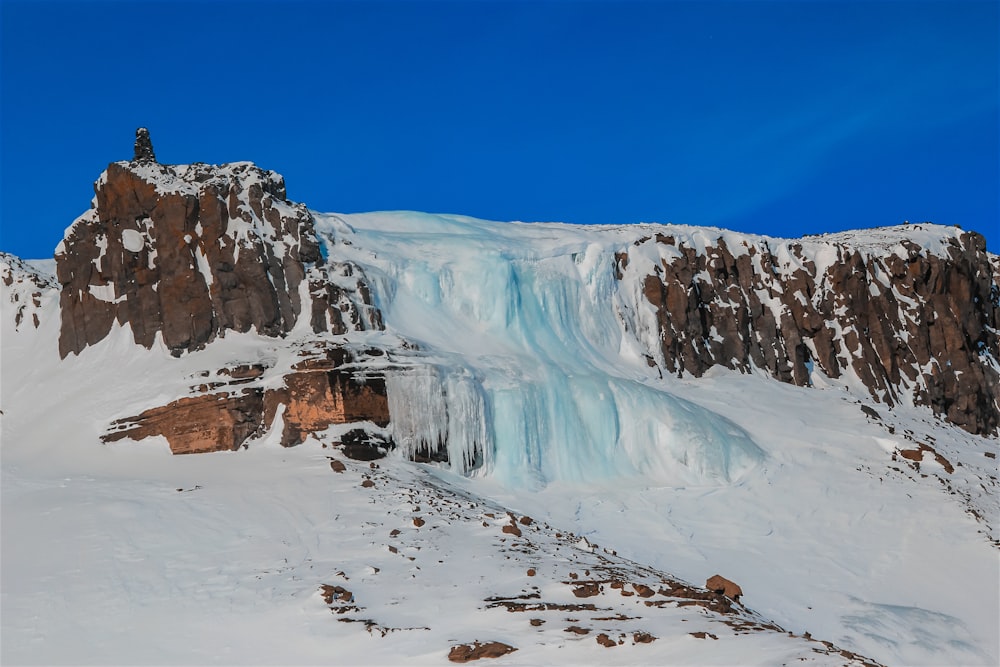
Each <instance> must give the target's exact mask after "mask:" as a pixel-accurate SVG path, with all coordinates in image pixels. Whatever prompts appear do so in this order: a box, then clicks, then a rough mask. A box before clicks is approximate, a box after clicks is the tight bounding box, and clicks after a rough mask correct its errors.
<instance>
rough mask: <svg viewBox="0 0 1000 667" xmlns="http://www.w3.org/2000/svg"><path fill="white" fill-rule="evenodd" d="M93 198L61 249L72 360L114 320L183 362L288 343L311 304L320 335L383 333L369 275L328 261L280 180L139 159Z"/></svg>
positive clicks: (106, 178) (111, 168)
mask: <svg viewBox="0 0 1000 667" xmlns="http://www.w3.org/2000/svg"><path fill="white" fill-rule="evenodd" d="M137 152H138V146H137ZM150 152H151V151H150ZM94 190H95V193H96V196H95V198H94V201H93V205H92V208H91V210H89V211H88V212H86V213H84V214H83V215H82V216H80V217H79V218H77V220H76V221H75V222H74V223H73V224H72V226H71V227H70V228H69V229H68V230H67V233H66V237H65V238H64V239H63V241H62V242H61V243H60V244H59V247H58V248H57V249H56V256H55V258H56V272H57V276H58V280H59V283H60V285H61V292H60V311H61V316H62V329H61V332H60V338H59V352H60V354H61V355H62V356H63V357H65V356H66V355H68V354H70V353H74V354H79V353H80V352H81V351H82V350H83V349H84V348H86V347H87V346H88V345H93V344H95V343H98V342H99V341H101V340H103V339H104V338H105V337H106V336H107V335H108V333H109V332H110V331H111V328H112V325H113V324H114V323H115V322H118V323H119V324H121V325H125V324H127V325H129V326H130V327H131V329H132V335H133V338H134V340H135V342H136V343H137V344H139V345H142V346H143V347H146V348H150V347H152V345H153V343H154V342H155V341H156V339H157V335H159V336H160V337H161V339H162V341H163V344H164V345H166V346H167V348H169V349H170V350H171V351H172V352H173V353H174V354H181V353H184V352H189V351H194V350H198V349H201V348H203V347H204V346H205V345H206V344H208V343H209V342H211V341H212V340H213V339H214V338H215V337H216V336H220V335H224V333H225V332H226V331H228V330H233V331H238V332H247V331H250V330H251V329H254V330H256V331H257V332H258V333H259V334H262V335H266V336H282V335H284V334H286V333H288V332H289V331H291V329H292V327H294V326H295V324H296V322H297V321H298V319H299V317H300V315H301V312H302V310H303V308H304V307H305V308H308V309H310V310H311V313H310V322H311V325H312V328H313V331H315V332H321V331H330V332H332V333H344V332H346V331H354V330H365V329H379V328H381V327H382V319H381V315H380V314H379V313H378V312H377V310H376V309H375V308H374V307H373V306H372V305H371V297H370V291H369V289H368V287H367V285H366V283H365V280H364V277H363V276H362V275H361V272H360V271H359V270H358V269H357V268H356V267H353V266H350V265H346V264H337V263H325V262H324V260H323V258H322V255H321V253H320V243H319V239H318V238H317V236H316V232H315V229H314V221H313V217H312V214H310V213H309V211H308V209H306V207H305V206H303V205H301V204H296V203H293V202H291V201H288V200H287V198H286V194H285V183H284V179H282V178H281V176H279V175H278V174H276V173H274V172H272V171H265V170H263V169H260V168H258V167H256V166H255V165H253V164H251V163H249V162H237V163H232V164H225V165H219V166H215V165H206V164H192V165H173V166H170V165H163V164H159V163H157V162H155V161H152V160H145V159H142V160H139V159H138V156H137V160H136V161H132V162H115V163H112V164H110V165H108V168H107V169H106V170H105V172H104V173H103V174H102V175H101V177H100V179H99V180H98V181H97V183H96V184H95V185H94ZM303 283H306V285H307V290H306V292H307V293H308V294H309V298H310V299H311V304H303V303H302V297H301V294H302V290H300V285H302V284H303ZM345 317H346V319H345Z"/></svg>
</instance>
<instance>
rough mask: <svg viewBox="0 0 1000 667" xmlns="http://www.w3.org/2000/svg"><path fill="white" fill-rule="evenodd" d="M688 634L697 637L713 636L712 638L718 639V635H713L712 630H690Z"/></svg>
mask: <svg viewBox="0 0 1000 667" xmlns="http://www.w3.org/2000/svg"><path fill="white" fill-rule="evenodd" d="M688 634H689V635H691V636H692V637H694V638H695V639H705V638H708V637H711V638H712V639H718V637H716V636H715V635H713V634H712V633H711V632H703V631H701V630H699V631H698V632H689V633H688Z"/></svg>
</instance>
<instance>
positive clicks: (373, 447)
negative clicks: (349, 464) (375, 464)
mask: <svg viewBox="0 0 1000 667" xmlns="http://www.w3.org/2000/svg"><path fill="white" fill-rule="evenodd" d="M340 442H341V443H342V444H343V451H344V456H346V457H347V458H349V459H354V460H355V461H375V460H378V459H381V458H385V455H386V454H387V453H388V451H389V450H390V449H392V443H391V442H389V441H388V440H386V439H385V438H383V437H382V436H380V435H377V434H374V433H369V432H368V431H366V430H364V429H360V428H356V429H351V430H350V431H348V432H347V433H345V434H344V435H343V436H342V437H341V439H340Z"/></svg>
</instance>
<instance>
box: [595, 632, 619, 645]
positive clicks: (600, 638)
mask: <svg viewBox="0 0 1000 667" xmlns="http://www.w3.org/2000/svg"><path fill="white" fill-rule="evenodd" d="M596 639H597V643H598V644H600V645H601V646H604V647H605V648H614V647H616V646H618V644H617V643H615V640H614V639H612V638H611V637H608V635H607V634H605V633H603V632H602V633H601V634H599V635H597V637H596Z"/></svg>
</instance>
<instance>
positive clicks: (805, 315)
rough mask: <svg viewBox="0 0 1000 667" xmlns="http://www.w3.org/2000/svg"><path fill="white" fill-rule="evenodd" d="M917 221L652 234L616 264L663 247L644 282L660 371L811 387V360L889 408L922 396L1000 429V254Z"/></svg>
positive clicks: (986, 428)
mask: <svg viewBox="0 0 1000 667" xmlns="http://www.w3.org/2000/svg"><path fill="white" fill-rule="evenodd" d="M939 229H943V228H939ZM920 230H921V226H920V225H909V226H904V227H897V228H888V229H886V230H867V231H866V232H862V233H859V235H858V236H859V238H863V239H864V240H863V241H861V240H858V239H857V238H854V237H852V236H851V235H849V234H845V235H836V236H833V237H829V238H828V239H826V238H819V239H815V238H814V239H809V240H806V239H803V240H802V242H780V243H781V244H782V245H775V246H773V247H772V245H771V242H770V241H768V240H764V239H761V240H759V241H754V242H753V243H750V242H748V241H743V242H742V244H741V247H736V248H730V247H729V246H728V245H727V243H726V241H725V240H724V238H723V237H721V236H720V237H719V238H718V239H716V241H715V242H714V243H710V244H707V245H706V247H705V248H704V251H699V250H697V249H695V248H693V247H690V246H688V245H685V243H684V242H683V241H680V242H678V241H677V240H676V239H675V238H674V237H672V236H665V235H663V234H657V235H656V236H655V237H648V238H644V239H642V240H641V241H639V242H637V243H636V245H635V248H633V249H630V250H629V251H626V252H621V253H618V254H617V255H616V260H617V271H618V276H619V278H620V279H621V278H623V277H624V276H625V275H626V274H628V272H630V271H634V270H641V269H636V268H635V267H636V266H637V265H638V264H639V262H637V261H634V260H631V259H630V257H631V255H630V253H632V252H637V253H640V254H646V255H647V256H648V254H649V251H650V250H651V249H652V250H653V251H654V252H656V253H657V254H658V255H659V258H660V261H659V262H658V263H657V264H656V265H654V266H653V272H652V273H649V274H647V275H646V277H645V280H644V282H643V283H642V284H643V287H644V289H643V292H644V296H645V299H646V300H647V301H648V302H649V303H650V304H652V306H653V307H654V309H655V317H656V326H657V329H658V331H657V333H658V336H659V341H660V344H659V348H660V349H658V350H652V351H651V353H650V359H651V363H655V364H656V365H660V366H661V368H663V370H665V371H666V372H669V373H689V374H691V375H694V376H700V375H702V374H703V373H704V372H705V371H706V370H707V369H708V368H710V367H711V366H714V365H717V364H718V365H722V366H725V367H727V368H731V369H734V370H739V371H742V372H750V371H751V370H752V369H754V368H758V369H764V370H766V371H767V372H768V373H770V374H771V375H772V376H773V377H775V378H777V379H778V380H781V381H783V382H790V383H794V384H797V385H808V384H810V383H811V370H812V368H813V366H815V367H816V368H818V369H819V370H821V371H822V372H823V373H824V374H826V376H828V377H830V378H841V377H844V376H846V379H848V380H852V381H859V382H860V383H862V384H863V385H864V386H865V387H867V389H868V390H869V391H870V392H871V394H872V396H873V397H875V398H876V400H878V401H881V402H884V403H886V404H887V405H889V406H892V405H894V404H896V403H899V402H901V401H907V402H908V401H912V402H914V403H916V404H918V405H928V406H930V407H931V408H932V409H933V410H934V412H935V413H937V414H939V415H940V416H942V417H943V418H945V419H947V420H948V421H950V422H951V423H953V424H956V425H958V426H960V427H962V428H964V429H966V430H967V431H970V432H972V433H979V434H993V433H996V432H997V430H998V427H1000V374H998V373H997V370H996V360H998V359H1000V343H998V333H997V331H998V326H1000V286H998V285H1000V261H998V258H997V257H996V256H993V255H990V254H988V253H987V252H986V244H985V240H984V239H983V237H982V236H980V235H978V234H976V233H974V232H965V233H963V232H958V231H957V230H956V231H955V233H954V234H953V235H951V236H946V238H944V240H943V241H942V248H938V249H931V248H922V247H921V246H919V245H917V244H916V243H914V242H913V241H912V240H909V239H908V235H913V234H915V233H918V232H920ZM918 238H919V237H918ZM873 239H874V241H873ZM805 246H808V247H805ZM647 266H648V264H647ZM640 275H641V274H640Z"/></svg>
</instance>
